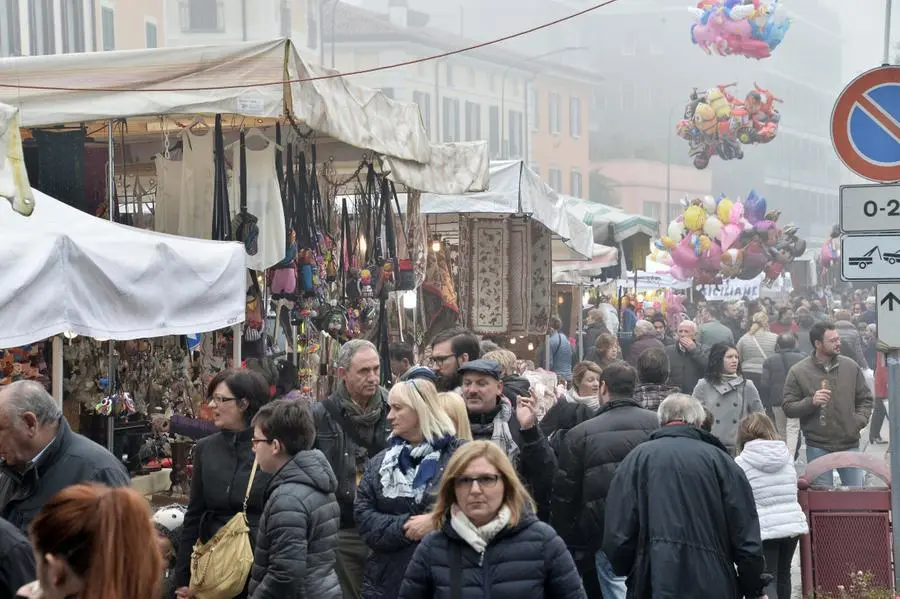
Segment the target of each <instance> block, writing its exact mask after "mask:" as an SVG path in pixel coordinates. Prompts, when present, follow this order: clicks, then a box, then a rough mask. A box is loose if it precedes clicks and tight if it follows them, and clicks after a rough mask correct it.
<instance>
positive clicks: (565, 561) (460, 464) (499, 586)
mask: <svg viewBox="0 0 900 599" xmlns="http://www.w3.org/2000/svg"><path fill="white" fill-rule="evenodd" d="M430 516H431V518H432V526H433V527H434V528H435V530H436V532H434V533H432V534H430V535H428V536H427V537H426V538H425V540H423V541H422V543H420V544H419V547H418V548H417V549H416V551H415V554H414V555H413V558H412V562H410V564H409V567H408V568H407V570H406V577H405V579H404V581H403V586H402V587H400V594H399V597H400V599H431V598H433V597H466V598H472V597H484V598H488V597H490V599H525V598H526V597H527V598H528V599H540V598H542V597H547V598H550V597H552V598H553V599H586V597H587V595H586V594H585V592H584V588H583V587H582V586H581V577H580V576H579V575H578V570H577V569H576V568H575V562H574V561H573V560H572V556H571V554H570V553H569V550H568V549H567V548H566V544H565V542H564V541H563V540H562V538H561V537H560V536H559V535H558V534H556V531H555V530H553V528H552V527H551V526H550V525H549V524H545V523H544V522H541V521H540V520H538V519H537V516H535V515H534V502H533V501H532V499H531V497H529V495H528V491H526V490H525V487H524V486H523V485H522V483H521V481H520V480H519V476H518V475H517V474H516V471H515V468H513V465H512V463H510V461H509V458H507V457H506V453H504V451H503V450H502V449H501V448H500V447H499V446H498V445H496V444H494V443H493V442H491V441H473V442H471V443H466V444H465V445H464V446H462V447H461V448H460V449H459V450H458V451H457V452H456V453H455V454H454V455H453V458H452V459H451V460H450V463H449V464H448V465H447V469H446V470H445V472H444V477H443V479H441V488H440V491H439V492H438V500H437V504H436V505H435V507H434V511H433V512H432V513H431V515H430Z"/></svg>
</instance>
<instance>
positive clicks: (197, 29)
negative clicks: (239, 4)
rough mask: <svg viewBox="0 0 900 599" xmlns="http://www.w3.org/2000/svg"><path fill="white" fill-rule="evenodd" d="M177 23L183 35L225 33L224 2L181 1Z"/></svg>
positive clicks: (220, 0)
mask: <svg viewBox="0 0 900 599" xmlns="http://www.w3.org/2000/svg"><path fill="white" fill-rule="evenodd" d="M178 15H179V21H180V25H181V31H182V32H184V33H221V32H223V31H225V2H224V0H214V1H209V0H200V1H198V0H181V2H179V11H178Z"/></svg>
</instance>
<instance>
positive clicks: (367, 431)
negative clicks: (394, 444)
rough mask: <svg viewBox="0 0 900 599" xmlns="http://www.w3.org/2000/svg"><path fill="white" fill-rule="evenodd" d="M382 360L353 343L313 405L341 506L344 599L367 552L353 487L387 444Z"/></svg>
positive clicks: (358, 583) (351, 594)
mask: <svg viewBox="0 0 900 599" xmlns="http://www.w3.org/2000/svg"><path fill="white" fill-rule="evenodd" d="M380 365H381V359H380V358H379V355H378V350H377V349H376V348H375V346H374V345H373V344H372V343H370V342H369V341H366V340H364V339H353V340H352V341H348V342H347V343H345V344H344V345H342V346H341V350H340V352H339V353H338V357H337V372H338V377H339V378H340V382H339V383H338V386H337V388H336V389H335V391H334V393H332V394H331V397H329V398H328V399H326V400H325V401H322V402H318V403H315V404H313V416H314V418H315V422H316V441H315V447H316V449H319V450H321V451H322V453H324V454H325V457H326V458H328V463H329V464H331V469H332V470H333V471H334V474H335V476H336V477H337V501H338V504H339V505H340V506H341V530H340V533H339V535H338V550H337V575H338V579H339V580H340V583H341V589H342V590H343V594H344V598H345V599H359V597H360V596H361V593H362V578H363V565H364V564H365V561H366V556H367V555H368V553H369V548H368V547H367V546H366V544H365V543H363V540H362V539H361V538H360V537H359V533H358V532H357V531H356V523H355V522H354V521H353V501H354V500H355V499H356V486H357V484H358V483H359V479H360V478H361V477H362V475H363V472H364V471H365V469H366V465H367V464H368V463H369V460H370V459H371V458H372V457H374V456H375V455H376V454H378V452H380V451H381V450H382V449H384V448H385V447H386V445H387V437H388V435H389V433H390V425H389V424H388V421H387V412H388V409H387V391H386V390H385V389H384V388H382V387H381V386H380V385H379V381H380V380H381V379H380Z"/></svg>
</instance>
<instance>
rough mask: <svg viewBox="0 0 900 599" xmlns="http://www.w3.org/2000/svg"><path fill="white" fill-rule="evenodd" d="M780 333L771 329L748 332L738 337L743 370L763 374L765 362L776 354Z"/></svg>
mask: <svg viewBox="0 0 900 599" xmlns="http://www.w3.org/2000/svg"><path fill="white" fill-rule="evenodd" d="M776 341H778V335H776V334H775V333H772V332H770V331H757V332H756V334H755V335H751V334H750V333H746V334H745V335H744V336H743V337H741V338H740V339H738V342H737V350H738V353H739V354H740V355H741V370H742V371H744V372H745V373H749V374H762V371H763V363H765V361H766V360H768V359H769V356H774V355H775V342H776Z"/></svg>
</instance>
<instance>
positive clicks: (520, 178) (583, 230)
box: [421, 160, 594, 260]
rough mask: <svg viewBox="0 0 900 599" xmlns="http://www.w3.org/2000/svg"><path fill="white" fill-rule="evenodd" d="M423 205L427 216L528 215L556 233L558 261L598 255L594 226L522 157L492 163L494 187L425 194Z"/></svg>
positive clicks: (555, 250) (491, 185)
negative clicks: (585, 221)
mask: <svg viewBox="0 0 900 599" xmlns="http://www.w3.org/2000/svg"><path fill="white" fill-rule="evenodd" d="M421 208H422V214H423V215H454V217H455V215H457V214H518V215H522V214H524V215H528V216H530V217H531V218H533V219H534V220H536V221H538V222H539V223H541V224H542V225H544V226H545V227H547V229H549V230H550V231H551V232H552V233H553V234H554V237H555V238H556V239H555V240H554V243H553V258H554V260H558V259H561V260H587V259H590V258H591V257H592V256H593V254H594V244H593V239H592V237H593V232H592V231H591V228H590V227H589V226H588V225H586V224H585V223H584V222H582V220H581V218H580V217H579V216H578V215H577V214H572V213H570V212H569V211H568V210H566V208H565V204H564V202H563V200H562V199H561V197H560V196H559V195H558V194H557V193H556V192H555V191H553V189H551V188H550V186H549V185H547V184H546V183H544V181H542V180H541V178H540V176H539V175H538V174H537V173H535V172H534V171H532V170H531V169H530V168H528V167H527V166H526V165H525V163H523V162H522V161H519V160H515V161H493V162H491V165H490V188H489V189H487V190H486V191H481V192H472V193H466V194H461V195H440V194H433V193H423V194H422V205H421Z"/></svg>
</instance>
